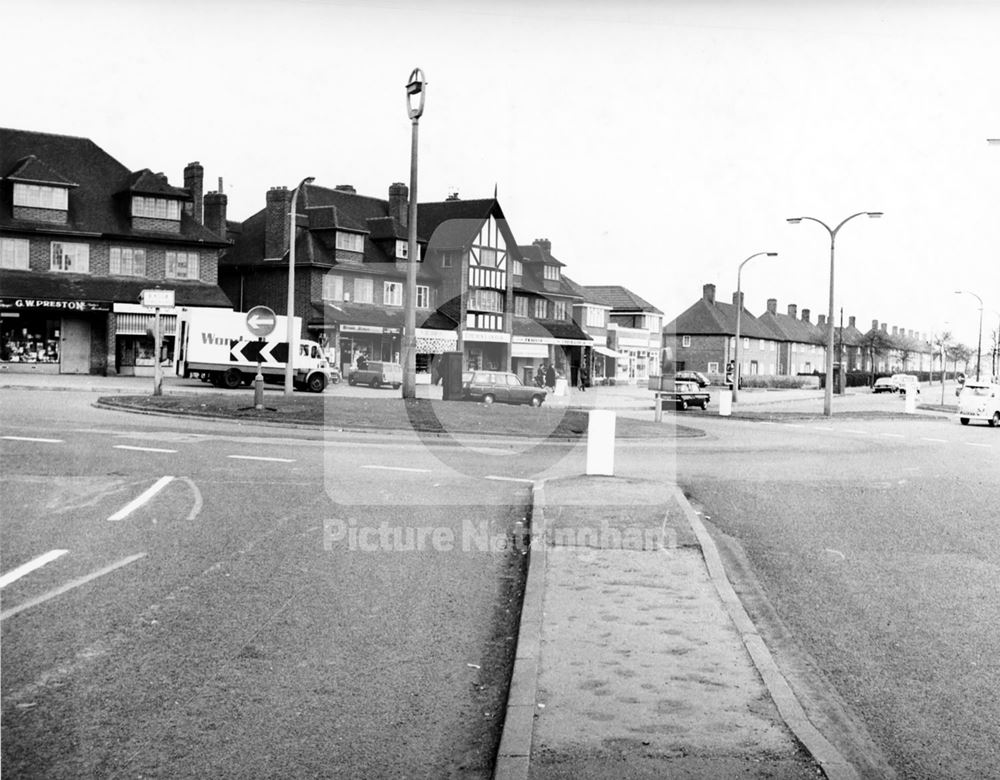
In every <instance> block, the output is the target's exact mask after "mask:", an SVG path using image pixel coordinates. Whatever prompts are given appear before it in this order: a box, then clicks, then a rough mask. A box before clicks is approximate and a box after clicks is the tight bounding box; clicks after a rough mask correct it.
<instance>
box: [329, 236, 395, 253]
mask: <svg viewBox="0 0 1000 780" xmlns="http://www.w3.org/2000/svg"><path fill="white" fill-rule="evenodd" d="M397 243H399V242H397ZM404 246H405V244H404ZM337 249H343V250H345V251H347V252H364V251H365V237H364V236H363V235H361V234H360V233H345V232H344V231H342V230H338V231H337ZM398 254H399V253H398V251H397V255H398Z"/></svg>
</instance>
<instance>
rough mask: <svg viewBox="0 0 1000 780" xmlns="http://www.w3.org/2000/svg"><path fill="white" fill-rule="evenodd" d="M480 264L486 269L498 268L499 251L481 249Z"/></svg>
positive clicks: (484, 247) (486, 248)
mask: <svg viewBox="0 0 1000 780" xmlns="http://www.w3.org/2000/svg"><path fill="white" fill-rule="evenodd" d="M479 264H480V265H481V266H485V267H486V268H496V267H497V250H495V249H493V248H492V247H488V246H483V247H480V248H479Z"/></svg>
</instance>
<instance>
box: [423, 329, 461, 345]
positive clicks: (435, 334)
mask: <svg viewBox="0 0 1000 780" xmlns="http://www.w3.org/2000/svg"><path fill="white" fill-rule="evenodd" d="M417 338H418V339H421V338H422V339H439V340H440V341H450V342H452V343H454V344H457V343H458V334H457V333H456V332H455V331H453V330H435V329H434V328H417Z"/></svg>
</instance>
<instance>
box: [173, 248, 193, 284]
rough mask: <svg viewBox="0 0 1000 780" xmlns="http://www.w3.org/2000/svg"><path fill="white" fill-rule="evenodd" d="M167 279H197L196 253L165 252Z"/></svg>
mask: <svg viewBox="0 0 1000 780" xmlns="http://www.w3.org/2000/svg"><path fill="white" fill-rule="evenodd" d="M167 278H168V279H197V278H198V253H197V252H167Z"/></svg>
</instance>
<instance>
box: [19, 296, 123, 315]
mask: <svg viewBox="0 0 1000 780" xmlns="http://www.w3.org/2000/svg"><path fill="white" fill-rule="evenodd" d="M0 308H4V309H62V310H63V311H79V312H89V311H111V303H110V302H108V301H54V300H51V299H47V298H3V299H0Z"/></svg>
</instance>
